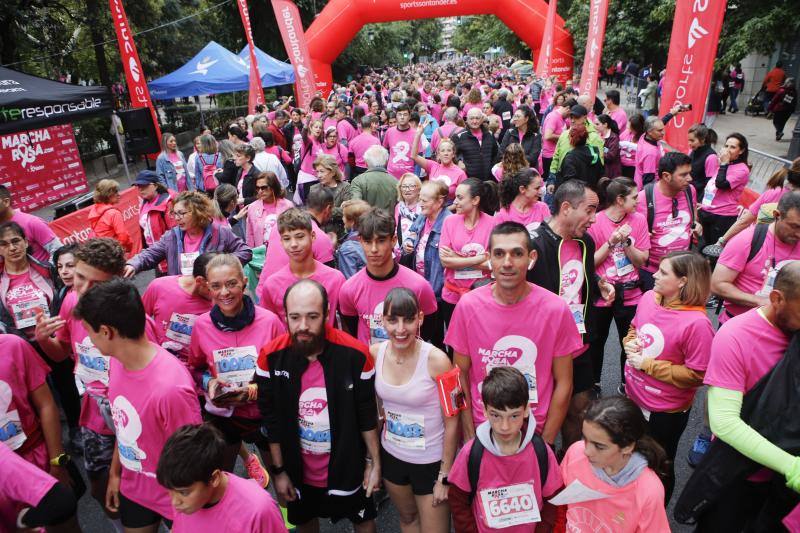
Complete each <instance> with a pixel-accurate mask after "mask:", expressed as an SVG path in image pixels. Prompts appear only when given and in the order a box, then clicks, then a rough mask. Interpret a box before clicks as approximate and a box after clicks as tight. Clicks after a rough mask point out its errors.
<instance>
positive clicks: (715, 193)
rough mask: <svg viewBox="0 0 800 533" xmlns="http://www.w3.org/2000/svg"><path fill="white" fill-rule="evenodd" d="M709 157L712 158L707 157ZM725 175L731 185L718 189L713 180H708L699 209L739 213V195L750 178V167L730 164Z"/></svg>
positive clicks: (727, 213)
mask: <svg viewBox="0 0 800 533" xmlns="http://www.w3.org/2000/svg"><path fill="white" fill-rule="evenodd" d="M709 159H712V158H710V157H709ZM715 176H716V174H715ZM725 177H726V179H727V180H728V183H730V185H731V188H730V189H718V188H717V184H716V181H715V180H713V179H712V180H708V183H707V184H706V188H705V191H704V192H703V199H702V201H701V202H700V209H702V210H703V211H706V212H708V213H713V214H715V215H723V216H736V215H737V214H739V197H740V196H741V195H742V193H743V192H744V188H745V186H746V185H747V181H748V180H749V179H750V167H748V166H747V164H745V163H736V164H735V165H730V166H728V171H727V173H726V174H725Z"/></svg>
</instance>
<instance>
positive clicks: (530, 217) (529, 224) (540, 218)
mask: <svg viewBox="0 0 800 533" xmlns="http://www.w3.org/2000/svg"><path fill="white" fill-rule="evenodd" d="M548 218H550V208H549V207H547V204H546V203H544V202H541V201H539V202H536V203H535V204H533V205H532V206H531V207H530V209H528V210H527V211H526V212H524V213H522V212H520V211H519V210H518V209H517V208H516V207H514V204H513V203H512V204H511V205H510V206H508V208H505V207H504V208H502V209H500V211H498V212H497V214H495V215H494V222H495V224H501V223H503V222H519V223H520V224H522V225H523V226H525V228H526V229H527V230H528V233H531V234H532V233H533V231H534V230H536V228H538V227H539V225H540V224H541V223H542V222H544V221H545V220H547V219H548ZM531 236H532V235H531Z"/></svg>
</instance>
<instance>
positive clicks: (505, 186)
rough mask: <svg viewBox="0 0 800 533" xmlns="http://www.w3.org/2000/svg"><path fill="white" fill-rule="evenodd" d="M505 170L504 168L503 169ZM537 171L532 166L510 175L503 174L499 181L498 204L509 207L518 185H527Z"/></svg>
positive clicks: (517, 190)
mask: <svg viewBox="0 0 800 533" xmlns="http://www.w3.org/2000/svg"><path fill="white" fill-rule="evenodd" d="M504 170H505V169H504ZM538 175H539V173H538V172H537V171H536V170H535V169H533V168H530V167H528V168H523V169H522V170H520V171H519V172H517V173H515V174H512V175H510V176H504V177H503V181H501V182H500V205H502V206H503V207H504V208H506V209H509V208H510V206H511V203H512V202H513V201H514V198H516V197H517V195H518V194H519V188H520V187H527V186H528V185H530V184H531V182H532V181H533V178H534V177H536V176H538Z"/></svg>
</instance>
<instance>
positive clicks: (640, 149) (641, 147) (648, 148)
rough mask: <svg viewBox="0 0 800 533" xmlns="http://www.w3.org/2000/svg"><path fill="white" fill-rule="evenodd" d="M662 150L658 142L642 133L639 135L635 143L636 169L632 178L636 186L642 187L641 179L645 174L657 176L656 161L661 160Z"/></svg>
mask: <svg viewBox="0 0 800 533" xmlns="http://www.w3.org/2000/svg"><path fill="white" fill-rule="evenodd" d="M662 155H663V151H662V149H661V145H660V144H659V143H655V144H654V143H652V142H650V141H648V140H647V138H646V137H645V136H644V135H642V136H641V137H639V142H638V143H637V144H636V170H635V172H634V174H633V180H634V181H635V182H636V186H637V187H638V188H639V189H641V188H642V180H643V176H644V175H645V174H654V175H655V176H658V162H659V161H660V160H661V156H662Z"/></svg>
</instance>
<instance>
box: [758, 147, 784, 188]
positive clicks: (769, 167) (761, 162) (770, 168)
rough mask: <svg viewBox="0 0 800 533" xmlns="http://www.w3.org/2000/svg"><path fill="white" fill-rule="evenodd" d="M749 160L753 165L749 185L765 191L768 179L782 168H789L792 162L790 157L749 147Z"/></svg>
mask: <svg viewBox="0 0 800 533" xmlns="http://www.w3.org/2000/svg"><path fill="white" fill-rule="evenodd" d="M749 154H750V155H749V157H748V161H749V162H750V164H751V165H752V168H751V169H750V181H749V182H748V184H747V186H748V187H749V188H751V189H753V190H754V191H757V192H759V193H760V192H764V189H766V188H767V181H769V179H770V178H771V177H772V175H773V174H775V173H776V172H777V171H779V170H780V169H782V168H787V167H789V165H791V164H792V162H791V161H789V160H788V159H784V158H782V157H778V156H776V155H772V154H768V153H766V152H762V151H761V150H756V149H754V148H750V149H749Z"/></svg>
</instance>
